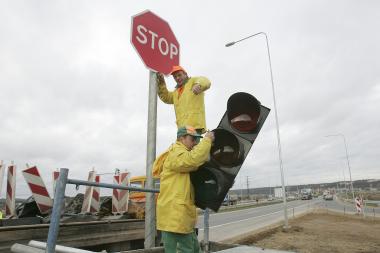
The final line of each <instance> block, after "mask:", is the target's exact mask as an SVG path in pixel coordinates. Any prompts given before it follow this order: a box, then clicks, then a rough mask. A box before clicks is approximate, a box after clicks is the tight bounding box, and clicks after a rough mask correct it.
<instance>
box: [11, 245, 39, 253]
mask: <svg viewBox="0 0 380 253" xmlns="http://www.w3.org/2000/svg"><path fill="white" fill-rule="evenodd" d="M11 252H15V253H43V252H45V251H44V250H42V249H36V248H34V247H31V246H26V245H22V244H19V243H15V244H13V245H12V247H11Z"/></svg>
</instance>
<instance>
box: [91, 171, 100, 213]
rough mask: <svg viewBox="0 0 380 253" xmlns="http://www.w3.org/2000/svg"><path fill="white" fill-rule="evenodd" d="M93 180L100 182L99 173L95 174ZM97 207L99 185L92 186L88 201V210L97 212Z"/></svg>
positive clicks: (98, 206)
mask: <svg viewBox="0 0 380 253" xmlns="http://www.w3.org/2000/svg"><path fill="white" fill-rule="evenodd" d="M95 182H96V183H99V182H100V176H99V175H96V176H95ZM99 209H100V188H99V187H93V191H92V199H91V203H90V212H91V213H96V212H99Z"/></svg>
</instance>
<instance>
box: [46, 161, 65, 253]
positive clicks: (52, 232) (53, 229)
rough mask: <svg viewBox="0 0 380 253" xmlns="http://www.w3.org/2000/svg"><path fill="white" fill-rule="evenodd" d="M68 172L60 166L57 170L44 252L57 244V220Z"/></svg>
mask: <svg viewBox="0 0 380 253" xmlns="http://www.w3.org/2000/svg"><path fill="white" fill-rule="evenodd" d="M68 173H69V170H68V169H64V168H62V169H61V170H60V172H59V177H58V181H57V185H56V188H55V194H54V202H53V211H52V214H51V218H50V226H49V233H48V238H47V246H46V253H54V252H55V245H56V244H57V237H58V232H59V222H60V219H61V210H62V207H63V204H64V200H65V190H66V183H67V175H68Z"/></svg>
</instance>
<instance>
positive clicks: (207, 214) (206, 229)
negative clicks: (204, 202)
mask: <svg viewBox="0 0 380 253" xmlns="http://www.w3.org/2000/svg"><path fill="white" fill-rule="evenodd" d="M209 218H210V209H208V208H207V207H206V209H205V213H204V215H203V219H204V233H203V237H204V239H203V241H204V246H205V249H204V252H205V253H208V252H210V243H209V233H210V224H209Z"/></svg>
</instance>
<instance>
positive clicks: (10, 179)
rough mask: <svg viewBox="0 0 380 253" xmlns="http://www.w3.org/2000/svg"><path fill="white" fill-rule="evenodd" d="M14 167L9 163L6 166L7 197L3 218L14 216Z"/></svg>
mask: <svg viewBox="0 0 380 253" xmlns="http://www.w3.org/2000/svg"><path fill="white" fill-rule="evenodd" d="M15 197H16V165H14V164H13V162H12V163H11V165H9V166H8V176H7V196H6V200H5V216H6V217H9V216H15V215H16V199H15Z"/></svg>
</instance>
